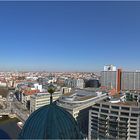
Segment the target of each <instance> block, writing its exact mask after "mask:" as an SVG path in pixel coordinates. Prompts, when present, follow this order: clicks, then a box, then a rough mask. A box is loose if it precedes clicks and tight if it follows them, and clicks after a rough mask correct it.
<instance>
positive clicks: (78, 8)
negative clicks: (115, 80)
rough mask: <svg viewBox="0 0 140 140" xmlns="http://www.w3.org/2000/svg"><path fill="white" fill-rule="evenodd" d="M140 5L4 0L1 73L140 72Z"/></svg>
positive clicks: (0, 7) (0, 23)
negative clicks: (112, 67) (109, 66)
mask: <svg viewBox="0 0 140 140" xmlns="http://www.w3.org/2000/svg"><path fill="white" fill-rule="evenodd" d="M139 61H140V2H101V1H100V2H95V1H93V2H0V69H11V70H12V69H25V70H26V69H27V70H53V71H61V70H62V71H97V70H103V66H104V65H105V64H114V65H116V66H117V67H122V68H124V69H126V70H135V69H140V63H139Z"/></svg>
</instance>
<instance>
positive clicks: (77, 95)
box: [57, 89, 108, 137]
mask: <svg viewBox="0 0 140 140" xmlns="http://www.w3.org/2000/svg"><path fill="white" fill-rule="evenodd" d="M107 96H108V95H107V94H106V93H103V92H96V91H94V90H87V89H86V90H75V91H73V92H71V93H68V94H65V95H63V96H62V97H60V98H59V100H58V101H57V105H58V106H60V107H63V108H64V109H65V110H67V111H68V112H69V113H71V114H72V116H73V117H74V118H75V119H76V120H77V122H78V125H79V127H80V130H81V131H82V133H83V134H84V135H85V136H86V137H87V135H88V115H89V113H88V112H89V109H90V108H91V106H93V105H94V104H95V103H96V102H97V101H99V100H102V99H105V98H107Z"/></svg>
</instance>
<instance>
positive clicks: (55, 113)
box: [19, 103, 82, 139]
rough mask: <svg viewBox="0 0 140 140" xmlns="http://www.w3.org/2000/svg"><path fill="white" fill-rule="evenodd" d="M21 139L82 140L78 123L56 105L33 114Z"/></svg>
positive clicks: (44, 107) (20, 136)
mask: <svg viewBox="0 0 140 140" xmlns="http://www.w3.org/2000/svg"><path fill="white" fill-rule="evenodd" d="M19 138H21V139H81V138H82V137H81V134H80V131H79V128H78V126H77V122H76V121H75V119H74V118H73V117H72V115H71V114H70V113H68V112H67V111H65V110H64V109H63V108H61V107H59V106H57V105H55V104H54V103H52V104H50V105H46V106H43V107H41V108H39V109H38V110H36V111H35V112H33V113H32V114H31V115H30V117H29V118H28V119H27V121H26V122H25V125H24V126H23V129H22V131H21V133H20V135H19Z"/></svg>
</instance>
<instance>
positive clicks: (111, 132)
mask: <svg viewBox="0 0 140 140" xmlns="http://www.w3.org/2000/svg"><path fill="white" fill-rule="evenodd" d="M127 94H129V95H127ZM127 94H126V95H123V96H121V95H120V94H118V97H114V98H111V99H110V100H102V101H100V102H98V103H96V104H95V105H94V106H92V109H91V110H90V111H89V133H88V138H89V140H91V139H113V140H115V139H116V140H117V139H125V140H132V139H135V140H139V139H140V105H139V104H140V93H137V94H135V95H137V97H136V96H135V95H134V94H133V93H131V94H130V93H127Z"/></svg>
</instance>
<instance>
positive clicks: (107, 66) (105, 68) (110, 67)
mask: <svg viewBox="0 0 140 140" xmlns="http://www.w3.org/2000/svg"><path fill="white" fill-rule="evenodd" d="M104 71H116V66H113V65H105V66H104Z"/></svg>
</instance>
